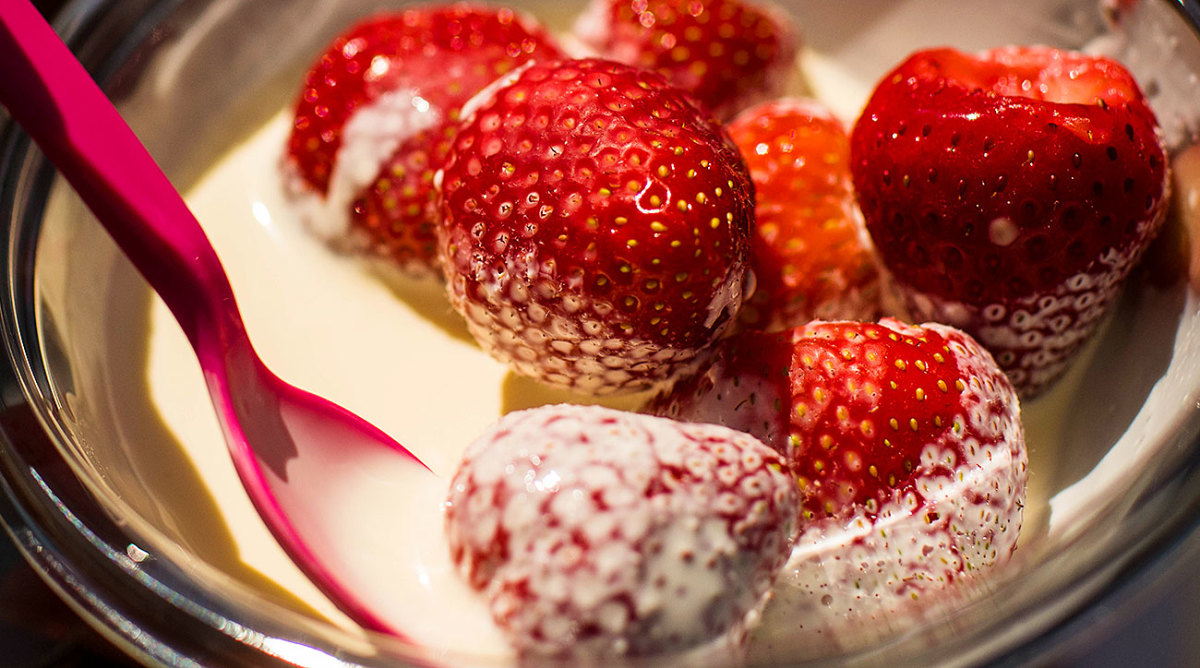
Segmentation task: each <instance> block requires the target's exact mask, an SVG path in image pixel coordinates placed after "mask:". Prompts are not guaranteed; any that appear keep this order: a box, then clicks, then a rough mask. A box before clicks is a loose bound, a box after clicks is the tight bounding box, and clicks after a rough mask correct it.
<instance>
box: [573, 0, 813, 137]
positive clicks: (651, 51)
mask: <svg viewBox="0 0 1200 668" xmlns="http://www.w3.org/2000/svg"><path fill="white" fill-rule="evenodd" d="M576 33H577V34H578V35H579V36H580V38H581V40H582V41H583V42H584V43H585V44H587V45H589V46H591V47H592V48H593V49H595V50H596V51H597V52H598V53H599V54H600V55H602V56H604V57H606V58H611V59H613V60H618V61H621V62H624V63H628V64H630V65H635V66H637V67H641V68H645V69H649V70H653V71H655V72H658V73H659V74H662V75H663V76H664V77H666V78H667V80H668V81H670V82H671V83H673V84H675V85H676V86H679V87H680V88H683V89H684V90H686V91H688V92H690V93H692V94H693V95H695V96H696V98H697V99H699V100H700V101H701V102H702V103H703V104H705V105H707V106H708V107H709V108H711V109H712V110H713V112H714V113H715V114H717V116H718V117H719V118H721V119H728V118H730V117H731V116H733V114H735V113H736V112H737V111H739V110H740V109H743V108H745V107H747V106H749V105H751V104H754V103H756V102H761V101H763V100H767V99H769V98H772V97H775V96H777V95H779V94H780V93H781V92H782V91H783V88H784V86H785V85H786V83H787V77H788V75H789V74H790V73H791V70H792V68H793V66H794V64H795V61H796V54H797V50H798V44H799V40H798V39H797V37H796V32H795V30H794V29H793V27H792V26H791V23H790V21H789V18H788V17H787V16H786V15H785V14H783V13H782V12H780V11H778V10H776V9H775V8H773V7H772V6H769V5H765V4H764V5H755V4H752V3H746V2H742V1H741V0H592V3H591V4H590V5H589V7H588V9H587V10H585V11H584V13H583V14H582V15H581V16H580V18H579V20H578V22H577V24H576Z"/></svg>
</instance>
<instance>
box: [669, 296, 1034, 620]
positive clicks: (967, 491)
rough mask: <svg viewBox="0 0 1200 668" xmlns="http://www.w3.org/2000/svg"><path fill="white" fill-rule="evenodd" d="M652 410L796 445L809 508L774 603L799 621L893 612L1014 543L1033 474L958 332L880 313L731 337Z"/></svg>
mask: <svg viewBox="0 0 1200 668" xmlns="http://www.w3.org/2000/svg"><path fill="white" fill-rule="evenodd" d="M651 410H652V411H654V412H656V413H659V414H662V415H667V416H671V417H677V418H680V419H686V420H691V421H702V422H713V423H718V424H724V425H728V426H730V427H733V428H735V429H742V430H745V431H747V432H749V433H751V434H752V435H755V436H757V437H759V438H761V439H762V440H763V442H764V443H766V444H767V445H769V446H772V447H774V448H776V449H777V450H779V451H781V452H784V453H786V454H787V459H788V461H789V462H790V464H791V466H792V471H793V472H794V473H795V475H796V476H797V477H798V480H799V482H800V488H801V500H802V518H803V519H802V521H801V528H800V532H801V533H800V538H798V539H797V543H796V551H795V553H794V556H793V557H792V559H791V561H790V562H789V564H788V568H787V569H786V572H787V573H788V575H787V576H786V578H784V580H783V582H782V589H781V591H783V592H784V593H781V594H779V595H780V596H783V597H785V600H786V603H784V602H781V603H779V605H783V606H785V607H786V609H787V611H788V612H790V613H793V614H794V615H795V617H796V619H795V620H794V621H795V624H797V625H801V626H808V627H812V626H816V627H818V628H820V627H823V626H825V624H826V622H825V621H821V620H823V619H824V618H825V617H828V616H830V614H831V613H830V610H831V609H832V610H833V611H834V615H833V618H834V619H836V618H837V616H838V615H845V614H847V613H848V612H849V611H851V610H853V611H854V612H855V614H862V615H868V616H877V615H884V614H886V613H887V612H888V611H889V610H898V609H899V607H900V606H902V605H905V603H904V602H905V601H911V600H912V599H914V598H919V594H921V593H923V592H925V591H934V590H940V589H943V588H945V587H946V586H947V584H949V583H951V582H954V581H956V580H961V579H969V578H970V577H973V574H975V573H978V572H980V571H981V570H983V569H984V567H989V566H992V565H994V564H996V563H1000V562H1003V561H1005V560H1007V559H1008V557H1009V556H1010V554H1011V553H1012V551H1013V549H1014V547H1015V544H1016V539H1017V534H1018V533H1019V530H1020V526H1021V508H1022V504H1023V503H1024V495H1025V486H1026V477H1027V475H1026V463H1027V455H1026V449H1025V441H1024V433H1023V430H1022V427H1021V423H1020V419H1019V413H1020V409H1019V406H1018V403H1017V398H1016V394H1015V392H1014V390H1013V388H1012V385H1011V384H1010V383H1009V382H1008V380H1007V378H1006V377H1005V376H1004V374H1003V373H1002V372H1001V371H1000V369H999V367H998V366H997V365H996V364H995V362H994V360H993V359H992V357H991V355H989V354H988V353H987V351H986V350H984V349H983V348H982V347H980V346H979V344H977V343H976V342H975V341H974V340H973V339H971V338H970V337H969V336H968V335H966V334H964V333H962V332H960V331H958V330H955V329H953V328H950V327H947V326H944V325H940V324H926V325H922V326H906V325H904V324H902V323H900V322H898V321H895V320H891V319H884V320H882V321H880V323H879V324H864V323H856V322H814V323H811V324H809V325H807V326H805V327H801V328H795V329H792V330H788V331H784V332H777V333H770V334H767V333H760V332H746V333H742V334H738V335H736V336H734V337H731V338H729V339H727V340H726V341H724V342H723V343H722V344H721V346H719V347H718V348H717V351H716V354H715V355H714V357H713V359H712V361H711V363H710V364H709V365H708V366H707V367H706V368H705V370H704V371H703V372H702V373H701V374H699V375H698V376H695V377H693V378H692V379H689V380H687V381H684V382H681V383H678V384H677V385H676V387H675V388H674V390H673V391H672V392H671V393H670V394H667V395H664V396H662V397H659V398H658V399H657V400H656V401H655V402H653V405H652V407H651ZM831 606H832V608H831ZM781 614H784V613H781Z"/></svg>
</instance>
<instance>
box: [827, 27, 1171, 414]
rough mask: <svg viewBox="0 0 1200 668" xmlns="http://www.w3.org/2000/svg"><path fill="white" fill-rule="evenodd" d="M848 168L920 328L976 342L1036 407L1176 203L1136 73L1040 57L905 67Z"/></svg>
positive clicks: (887, 85) (869, 116)
mask: <svg viewBox="0 0 1200 668" xmlns="http://www.w3.org/2000/svg"><path fill="white" fill-rule="evenodd" d="M851 156H852V161H851V171H852V172H853V175H854V184H855V187H856V189H857V192H858V198H859V203H860V205H861V207H862V212H863V215H864V217H865V219H866V224H867V228H868V230H869V231H870V233H871V236H872V237H873V239H874V241H875V245H876V247H877V248H879V249H880V253H881V256H882V259H883V262H884V264H885V265H886V266H887V267H888V268H889V269H890V270H891V273H892V274H893V275H894V277H895V278H896V280H897V281H898V283H899V284H900V285H901V288H902V290H903V291H904V292H905V296H906V301H907V302H908V306H909V308H910V309H911V312H912V314H913V317H914V318H916V319H932V320H939V321H942V322H947V323H950V324H953V325H955V326H957V327H960V328H963V329H965V330H967V331H969V332H971V333H972V334H973V335H974V336H975V337H976V338H977V339H978V340H979V341H980V342H981V343H983V344H984V345H985V346H986V347H988V348H989V349H990V350H991V351H992V352H993V354H994V355H995V356H996V359H997V360H998V361H999V363H1000V365H1001V366H1002V367H1003V368H1004V370H1005V371H1006V372H1007V373H1008V375H1009V378H1011V379H1012V382H1013V383H1014V385H1016V387H1017V388H1018V390H1019V391H1020V392H1021V394H1022V396H1027V397H1032V396H1036V395H1037V394H1038V393H1039V392H1041V391H1042V390H1044V389H1045V388H1047V387H1048V386H1049V385H1050V384H1051V383H1052V382H1053V381H1054V380H1055V379H1056V378H1057V377H1058V376H1060V375H1061V373H1062V372H1063V371H1064V370H1065V368H1066V367H1067V365H1068V362H1069V360H1070V359H1071V358H1072V356H1073V355H1074V354H1075V353H1076V351H1077V350H1078V349H1079V347H1080V346H1081V344H1082V343H1083V342H1084V341H1085V340H1086V339H1087V338H1088V337H1089V336H1090V335H1091V334H1092V332H1093V331H1094V330H1095V328H1096V326H1097V324H1098V323H1099V322H1100V320H1101V317H1102V316H1103V314H1104V313H1105V311H1106V310H1107V308H1108V306H1109V305H1110V304H1111V303H1112V301H1113V298H1114V297H1115V295H1116V294H1117V292H1118V289H1119V286H1120V284H1121V282H1122V281H1123V280H1124V278H1125V277H1126V275H1127V274H1128V273H1129V271H1130V270H1131V269H1132V267H1133V266H1134V265H1135V264H1136V263H1137V261H1138V260H1139V258H1140V257H1141V255H1142V254H1143V251H1144V249H1145V248H1146V246H1147V245H1148V244H1149V242H1150V241H1151V240H1152V239H1153V238H1154V236H1155V234H1156V233H1157V232H1158V230H1159V228H1160V227H1161V226H1162V221H1163V218H1164V215H1165V210H1166V204H1167V201H1168V197H1167V194H1168V192H1167V162H1166V156H1165V154H1164V152H1163V147H1162V144H1161V142H1160V140H1159V136H1158V131H1157V124H1156V121H1155V117H1154V114H1153V113H1152V112H1151V110H1150V108H1149V107H1148V106H1147V104H1146V102H1145V99H1144V98H1143V95H1142V92H1141V91H1140V90H1139V88H1138V86H1137V84H1136V82H1135V81H1134V80H1133V77H1132V76H1131V75H1130V74H1129V73H1128V71H1126V70H1125V69H1124V68H1123V67H1121V66H1120V65H1119V64H1117V63H1116V62H1113V61H1111V60H1108V59H1105V58H1099V57H1090V56H1084V55H1080V54H1075V53H1069V52H1064V51H1059V50H1055V49H1050V48H1044V47H1032V48H1017V47H1010V48H1002V49H996V50H993V51H988V52H984V53H982V54H979V55H974V56H972V55H966V54H962V53H959V52H956V51H952V50H949V49H936V50H930V51H922V52H918V53H916V54H914V55H912V56H910V57H909V58H908V59H907V60H906V61H904V62H903V63H902V64H901V65H900V66H899V67H897V68H896V69H895V70H894V71H892V72H891V73H890V74H888V75H887V76H886V77H884V78H883V80H882V81H881V82H880V83H879V85H878V86H877V87H876V89H875V91H874V93H873V94H872V96H871V98H870V100H869V101H868V103H867V106H866V108H865V109H864V111H863V114H862V116H861V118H860V119H859V121H858V123H857V124H856V125H855V127H854V129H853V131H852V133H851Z"/></svg>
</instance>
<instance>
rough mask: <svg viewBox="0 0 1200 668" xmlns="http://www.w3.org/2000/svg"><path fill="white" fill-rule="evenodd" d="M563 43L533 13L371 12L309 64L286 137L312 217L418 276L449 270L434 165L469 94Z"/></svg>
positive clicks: (318, 228) (335, 236) (329, 232)
mask: <svg viewBox="0 0 1200 668" xmlns="http://www.w3.org/2000/svg"><path fill="white" fill-rule="evenodd" d="M561 55H562V54H561V52H560V51H559V49H558V47H557V46H556V45H555V44H554V42H553V40H552V39H551V38H550V36H549V34H548V33H546V32H545V30H544V29H543V28H542V27H541V26H540V25H539V24H538V23H537V22H536V21H535V20H533V19H532V18H530V17H527V16H524V15H521V14H519V13H517V12H514V11H513V10H511V9H506V8H491V7H486V6H482V5H472V4H453V5H431V6H426V7H417V8H413V9H407V10H404V11H400V12H393V13H383V14H379V15H376V16H373V17H370V18H368V19H365V20H363V21H361V22H359V23H357V24H355V25H354V26H352V27H350V28H349V29H347V30H346V31H345V32H343V33H342V34H341V35H339V36H338V37H337V38H336V39H335V40H334V41H333V43H332V44H330V45H329V46H328V47H327V49H326V50H325V51H324V52H323V53H322V54H321V55H320V56H319V57H318V59H317V60H316V62H315V63H314V64H313V65H312V66H311V67H310V69H309V70H308V72H307V73H306V75H305V79H304V86H303V89H302V91H301V93H300V96H299V99H298V100H297V103H296V110H295V118H294V121H293V126H292V131H291V135H290V136H289V138H288V144H287V156H286V160H285V162H286V166H287V172H288V174H289V177H290V180H291V182H290V186H291V189H292V190H293V191H294V192H296V193H297V194H299V195H301V196H305V200H306V203H307V207H306V208H304V209H303V210H304V211H305V212H306V213H307V216H306V217H307V219H308V221H307V222H308V223H309V226H310V227H311V228H312V229H313V230H314V231H315V232H316V233H317V234H318V235H319V236H321V237H324V238H325V239H326V240H328V241H330V242H331V243H332V244H333V245H335V246H336V247H338V248H341V249H343V250H349V251H353V252H362V253H365V254H367V255H368V256H371V257H379V258H383V259H385V260H386V261H387V263H389V264H390V266H391V267H392V268H395V269H398V270H400V271H401V272H402V273H404V274H407V275H411V276H440V272H438V271H437V265H436V261H437V253H436V248H435V240H436V233H435V230H434V226H435V222H436V219H437V216H438V210H437V201H436V191H435V190H434V187H433V177H434V174H435V172H436V171H437V170H438V169H439V168H440V167H441V164H442V162H443V161H444V159H445V156H446V152H447V151H448V150H449V147H450V141H451V139H452V138H453V131H454V128H455V127H456V126H457V124H458V122H459V120H460V118H459V111H460V109H461V107H462V105H463V103H465V102H466V101H467V100H468V99H469V98H471V96H473V95H474V94H475V93H476V92H478V91H479V90H480V89H482V88H483V87H484V86H486V85H488V84H489V83H491V82H492V81H493V80H494V79H495V78H496V77H498V76H500V75H502V74H504V73H506V72H509V71H511V70H512V69H515V68H516V67H518V66H519V65H521V64H522V63H524V62H526V61H528V60H531V59H534V58H555V57H560V56H561Z"/></svg>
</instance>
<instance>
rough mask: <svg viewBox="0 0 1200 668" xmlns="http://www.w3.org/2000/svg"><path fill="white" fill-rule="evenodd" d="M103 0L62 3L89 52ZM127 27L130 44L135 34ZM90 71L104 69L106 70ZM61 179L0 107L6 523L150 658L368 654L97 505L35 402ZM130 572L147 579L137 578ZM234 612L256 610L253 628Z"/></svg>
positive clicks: (124, 643) (43, 386)
mask: <svg viewBox="0 0 1200 668" xmlns="http://www.w3.org/2000/svg"><path fill="white" fill-rule="evenodd" d="M106 4H107V3H105V2H103V1H102V0H77V1H76V2H73V3H71V4H70V5H69V6H68V7H67V8H66V10H64V12H63V13H62V16H64V17H67V19H68V20H66V21H65V22H59V23H57V24H56V28H57V29H58V31H59V33H60V34H61V35H63V36H64V39H65V40H66V41H67V42H68V44H70V45H71V46H72V48H73V49H76V53H79V54H83V53H86V52H87V50H88V49H87V45H82V47H81V44H80V42H81V41H82V39H81V37H80V36H81V35H84V34H87V33H88V32H90V29H91V27H92V26H94V25H95V24H96V22H97V21H98V20H99V16H100V13H101V12H102V10H103V9H104V7H105V5H106ZM166 4H171V3H166ZM159 8H160V10H161V8H162V6H161V4H160V5H159ZM130 14H131V15H134V16H140V17H141V19H140V20H142V21H145V20H146V19H147V15H146V14H139V13H137V12H130ZM143 25H144V24H143ZM119 34H123V35H124V36H125V40H124V43H125V44H129V43H130V41H131V39H130V37H129V35H130V34H129V33H119ZM133 41H136V39H134V40H133ZM114 53H116V54H117V55H119V54H120V50H119V49H118V50H117V51H113V52H109V53H107V54H105V55H106V58H107V62H112V60H111V59H112V58H113V57H114V56H113V54H114ZM126 55H128V54H126ZM86 60H87V59H86V58H85V61H86ZM118 62H119V59H118ZM92 71H93V74H94V76H96V77H97V78H98V79H99V80H102V81H103V80H104V78H105V77H104V74H103V72H104V71H105V70H104V69H102V68H101V69H93V70H92ZM53 178H54V171H53V169H52V168H50V166H49V165H47V164H46V163H45V161H44V160H43V159H41V157H40V154H37V153H36V151H35V150H33V149H32V147H31V145H30V142H29V140H28V138H27V137H25V135H24V134H23V133H22V132H20V131H19V130H18V129H16V128H15V127H13V126H12V124H11V122H10V121H9V119H8V118H7V117H6V116H2V115H0V235H3V237H2V238H4V239H5V240H6V242H7V243H6V244H5V252H4V253H3V255H2V256H0V271H2V272H3V275H4V276H5V278H6V279H7V282H8V290H7V291H5V293H4V294H3V295H2V297H0V299H2V302H0V334H3V339H4V346H5V349H6V350H5V352H6V360H5V363H4V364H0V472H2V473H3V475H0V522H2V523H3V525H4V529H5V531H6V532H7V533H8V535H9V537H10V538H11V539H12V540H13V542H14V543H15V544H16V546H17V547H18V549H19V551H20V552H21V553H22V556H23V557H24V558H25V559H26V561H27V562H29V564H30V565H31V566H32V567H33V569H34V570H35V572H37V573H38V575H39V576H41V578H42V579H43V580H45V581H46V583H47V584H48V585H49V586H50V587H51V588H52V589H54V590H55V591H56V592H57V593H58V594H59V596H60V597H61V598H62V599H63V600H64V601H65V602H66V603H67V604H68V605H69V606H70V607H71V608H72V609H74V610H75V611H76V612H77V613H78V614H80V615H81V616H82V617H83V618H84V619H85V620H86V621H87V622H88V623H89V624H90V625H91V626H93V627H94V628H96V629H97V630H98V631H99V632H100V633H101V634H102V635H104V636H105V637H106V638H107V639H109V640H110V641H111V642H113V643H114V644H115V645H117V646H118V647H120V648H121V649H122V650H124V651H125V652H127V653H128V654H130V655H131V656H132V657H134V658H136V659H137V660H139V661H141V662H143V663H146V664H148V665H149V664H158V665H164V666H166V665H169V666H188V665H229V666H239V665H246V666H263V665H281V666H282V665H339V666H350V665H364V666H366V665H371V664H369V663H368V660H367V659H365V658H361V659H360V658H354V659H348V658H345V657H343V658H337V659H335V658H334V654H335V653H341V652H339V651H338V650H337V649H336V648H334V647H322V645H324V644H326V643H323V642H321V641H320V640H318V639H316V638H308V637H303V636H302V634H300V633H298V632H297V631H296V629H294V628H287V627H282V626H281V625H280V624H278V623H276V624H272V623H271V620H270V618H267V617H262V618H260V617H259V616H257V615H255V614H254V613H253V611H248V610H242V609H234V610H229V609H224V606H222V605H220V604H215V605H214V603H216V602H213V601H210V600H209V598H210V597H209V596H206V595H205V593H204V592H202V591H200V590H198V589H196V588H195V587H193V586H190V585H189V583H188V580H187V578H186V577H185V576H184V575H183V574H182V573H180V572H178V571H177V570H176V569H174V568H173V567H172V566H171V565H170V564H167V563H163V562H161V561H148V562H146V563H141V562H139V561H138V559H137V558H136V557H137V548H136V540H135V537H133V536H131V535H129V533H128V532H127V531H126V530H125V529H123V528H122V527H121V526H119V525H118V524H117V523H116V522H114V521H112V519H111V518H109V517H107V516H105V515H104V513H103V512H100V511H99V510H98V509H99V508H100V506H99V504H97V503H96V501H95V500H94V499H93V498H92V497H91V495H90V494H89V493H88V491H87V490H86V489H85V488H84V487H83V486H82V485H81V484H79V482H78V481H77V480H75V479H74V477H73V473H72V472H71V471H70V468H69V466H68V464H67V463H66V462H65V461H63V460H62V453H61V450H60V449H59V448H58V447H57V445H56V443H55V442H54V438H53V436H52V434H54V433H59V434H61V433H62V432H61V431H59V430H56V429H55V428H54V425H53V424H51V423H52V422H53V418H52V416H48V414H47V413H48V410H47V406H46V405H40V403H44V402H39V401H38V398H39V397H42V398H44V397H46V396H48V395H47V393H46V391H47V390H48V381H47V378H46V377H45V365H44V364H43V363H42V360H41V359H40V352H39V346H38V345H37V343H36V342H35V341H30V340H27V339H26V338H25V337H27V336H28V335H29V333H30V332H35V331H36V327H35V324H34V323H35V313H34V311H35V305H34V299H35V298H34V287H33V272H34V266H33V265H34V257H35V249H36V244H37V237H38V231H39V228H40V222H39V221H40V216H41V213H42V211H41V210H40V209H36V208H34V207H30V206H29V205H28V203H29V202H30V201H36V202H44V201H45V200H46V197H47V195H48V193H49V190H50V187H51V183H52V181H53ZM49 481H53V485H51V484H50V482H49ZM131 581H133V582H136V583H137V584H138V585H140V586H139V587H131V586H130V584H131ZM235 619H240V620H242V621H243V622H244V621H249V620H253V622H252V623H254V624H255V628H254V629H251V628H248V627H247V626H245V625H244V624H242V623H239V622H238V621H235ZM277 626H279V627H281V628H275V627H277ZM284 631H287V632H286V633H285V632H284ZM301 650H302V651H301ZM350 661H355V663H353V664H352V663H350Z"/></svg>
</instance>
